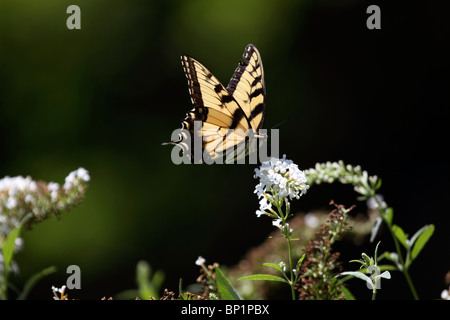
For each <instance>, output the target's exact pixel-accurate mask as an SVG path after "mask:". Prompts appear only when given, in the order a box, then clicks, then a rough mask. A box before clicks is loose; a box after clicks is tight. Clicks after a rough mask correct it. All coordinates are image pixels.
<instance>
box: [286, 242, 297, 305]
mask: <svg viewBox="0 0 450 320" xmlns="http://www.w3.org/2000/svg"><path fill="white" fill-rule="evenodd" d="M286 239H287V242H288V251H289V270H290V272H291V282H290V283H289V284H290V286H291V294H292V300H295V290H294V286H295V283H294V269H293V265H292V247H291V238H290V237H289V236H288V237H287V238H286Z"/></svg>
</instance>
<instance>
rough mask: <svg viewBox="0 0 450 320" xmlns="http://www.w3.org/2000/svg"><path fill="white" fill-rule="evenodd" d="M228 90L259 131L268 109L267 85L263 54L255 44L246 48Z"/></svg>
mask: <svg viewBox="0 0 450 320" xmlns="http://www.w3.org/2000/svg"><path fill="white" fill-rule="evenodd" d="M227 91H228V92H229V93H230V94H232V95H233V97H234V98H235V100H236V101H237V102H238V103H239V106H240V107H241V108H242V110H243V111H244V112H245V115H246V116H247V119H248V120H249V122H250V124H251V126H252V128H253V129H254V130H255V131H256V132H258V130H259V129H261V128H262V125H263V122H264V115H265V111H266V85H265V82H264V69H263V64H262V59H261V55H260V53H259V51H258V49H256V47H255V46H254V45H252V44H249V45H248V46H247V47H246V48H245V51H244V54H243V56H242V61H241V62H240V63H239V66H238V67H237V68H236V71H235V72H234V74H233V77H232V78H231V80H230V82H229V84H228V86H227Z"/></svg>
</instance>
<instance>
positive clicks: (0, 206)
mask: <svg viewBox="0 0 450 320" xmlns="http://www.w3.org/2000/svg"><path fill="white" fill-rule="evenodd" d="M89 179H90V177H89V173H88V172H87V171H86V170H85V169H83V168H80V169H78V170H75V171H73V172H71V173H70V174H69V175H68V176H67V178H66V183H65V184H64V188H60V185H59V184H58V183H55V182H50V183H48V184H47V183H45V182H44V181H34V180H32V179H31V177H26V178H24V177H22V176H18V177H12V178H11V177H5V178H3V179H0V241H1V240H2V239H5V238H6V236H7V235H8V234H9V233H10V232H11V230H12V229H14V228H15V227H17V226H18V225H19V224H20V222H21V221H22V219H23V218H24V217H25V216H26V215H27V214H29V213H31V214H32V219H31V221H34V222H37V221H40V220H42V219H44V218H46V217H47V216H48V215H49V214H52V213H53V214H54V213H57V212H58V211H60V210H65V209H68V208H69V207H70V206H71V205H73V204H74V203H76V201H78V200H80V199H81V198H82V197H83V196H84V191H85V187H86V182H87V181H89Z"/></svg>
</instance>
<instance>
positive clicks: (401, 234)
mask: <svg viewBox="0 0 450 320" xmlns="http://www.w3.org/2000/svg"><path fill="white" fill-rule="evenodd" d="M392 231H394V234H395V237H396V238H397V239H398V241H400V243H401V244H402V245H403V246H404V247H405V248H406V249H408V244H407V241H406V240H407V238H408V236H407V235H406V234H405V232H404V231H403V229H402V228H400V227H399V226H398V225H396V224H394V225H393V226H392Z"/></svg>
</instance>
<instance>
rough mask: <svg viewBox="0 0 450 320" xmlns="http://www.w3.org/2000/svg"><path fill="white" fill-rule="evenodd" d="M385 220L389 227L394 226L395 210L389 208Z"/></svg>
mask: <svg viewBox="0 0 450 320" xmlns="http://www.w3.org/2000/svg"><path fill="white" fill-rule="evenodd" d="M384 219H386V222H387V224H388V225H391V224H392V220H393V219H394V209H392V208H387V209H386V212H385V214H384Z"/></svg>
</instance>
